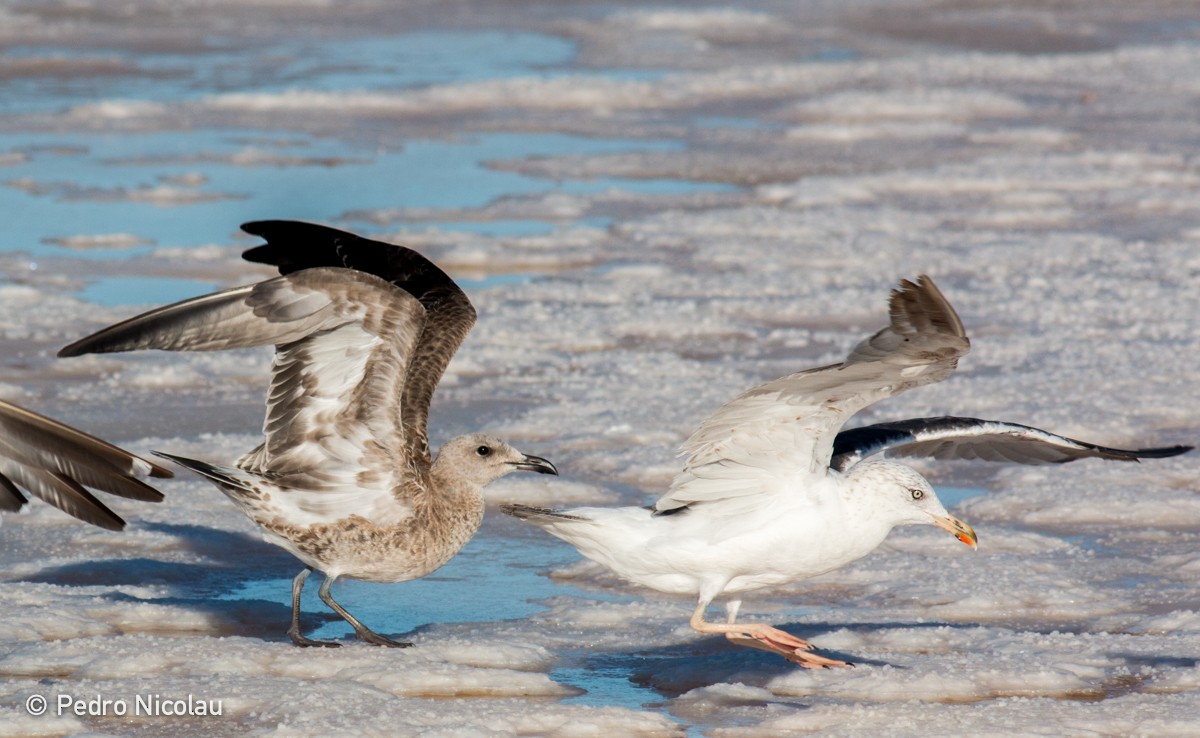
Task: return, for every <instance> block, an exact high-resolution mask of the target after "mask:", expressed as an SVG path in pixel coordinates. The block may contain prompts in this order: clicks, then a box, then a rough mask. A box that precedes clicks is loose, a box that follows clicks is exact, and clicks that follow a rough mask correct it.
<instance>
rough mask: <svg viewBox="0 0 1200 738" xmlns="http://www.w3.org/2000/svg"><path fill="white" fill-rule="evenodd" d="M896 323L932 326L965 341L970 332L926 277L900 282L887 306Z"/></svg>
mask: <svg viewBox="0 0 1200 738" xmlns="http://www.w3.org/2000/svg"><path fill="white" fill-rule="evenodd" d="M888 308H889V310H888V312H889V313H890V315H891V318H892V322H893V324H896V323H897V322H899V323H900V324H902V325H903V324H908V323H913V324H914V327H916V328H920V327H921V326H922V325H929V326H932V327H933V328H935V329H936V332H938V333H947V334H950V335H954V336H958V337H959V338H963V339H966V337H967V331H966V328H965V327H964V326H963V323H962V319H961V318H959V317H958V313H957V312H956V311H955V310H954V307H953V306H952V305H951V304H950V301H949V300H947V299H946V296H945V295H943V294H942V291H941V290H940V289H938V286H937V284H936V283H935V282H934V281H933V278H931V277H930V276H929V275H927V274H922V275H920V276H918V277H917V279H916V281H915V282H914V281H913V280H910V279H902V280H900V284H899V286H897V287H896V288H895V289H893V290H892V294H891V299H890V301H889V305H888Z"/></svg>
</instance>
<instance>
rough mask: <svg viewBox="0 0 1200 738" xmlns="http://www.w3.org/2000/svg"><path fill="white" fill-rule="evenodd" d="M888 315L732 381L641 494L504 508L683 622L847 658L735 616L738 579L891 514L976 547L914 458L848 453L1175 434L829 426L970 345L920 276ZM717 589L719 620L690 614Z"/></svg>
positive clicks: (919, 381) (1062, 452)
mask: <svg viewBox="0 0 1200 738" xmlns="http://www.w3.org/2000/svg"><path fill="white" fill-rule="evenodd" d="M889 307H890V311H889V312H890V324H889V325H888V326H887V327H886V328H883V329H882V330H880V331H879V332H877V333H875V334H874V335H873V336H871V337H870V338H867V339H866V340H864V341H863V342H861V343H859V344H858V346H856V347H855V348H854V350H853V351H851V352H850V355H849V357H847V358H846V360H845V361H843V362H842V363H840V364H833V365H831V366H825V367H820V368H817V369H810V370H808V371H802V372H798V373H796V374H792V375H789V376H786V377H783V378H780V379H776V380H775V381H773V382H768V383H766V384H764V385H762V386H760V387H756V388H754V389H752V390H750V391H748V392H745V393H743V394H742V395H740V396H739V397H737V398H735V399H734V400H733V401H731V402H729V403H728V404H726V405H725V406H724V407H722V408H721V409H720V410H718V411H717V412H716V413H715V414H714V415H713V416H712V417H710V418H708V419H707V420H705V421H704V422H703V423H701V425H700V427H699V429H697V430H696V432H695V433H694V434H692V436H691V438H689V439H688V440H687V441H686V442H685V443H684V445H683V454H685V455H686V456H687V461H686V463H685V465H684V468H683V471H682V472H681V473H680V474H679V475H678V476H677V477H676V478H675V480H674V482H673V483H672V485H671V488H670V490H669V491H668V492H667V494H666V495H664V496H663V497H662V498H661V499H659V500H658V501H657V502H656V503H655V504H654V505H653V506H652V507H650V508H642V507H621V508H577V509H573V510H565V511H553V510H546V509H542V508H534V507H528V506H524V505H508V506H505V508H504V511H505V512H507V513H509V514H510V515H514V516H516V517H518V518H522V519H525V520H527V521H529V522H530V523H532V524H534V525H537V526H539V527H541V528H544V529H545V530H546V531H548V532H550V533H551V534H553V535H555V536H557V537H559V538H561V539H563V540H565V541H567V542H568V543H570V544H571V545H573V546H575V547H576V548H578V549H579V551H580V553H582V554H583V555H584V556H586V557H588V558H589V559H592V560H593V561H597V562H599V563H601V564H603V565H605V566H607V567H608V568H610V569H612V570H613V571H614V572H616V573H617V574H618V575H620V576H621V577H623V578H625V579H628V580H630V581H633V582H635V583H637V584H641V585H643V586H646V587H650V588H651V589H655V590H658V591H661V592H668V593H672V594H687V595H694V596H697V597H698V598H699V601H698V604H697V606H696V609H695V611H694V612H693V613H692V618H691V626H692V628H694V629H695V630H697V631H699V632H701V633H723V634H725V636H726V637H727V638H729V639H730V640H731V641H733V642H735V643H738V644H739V645H749V646H753V647H755V648H760V649H763V650H766V651H771V652H773V653H778V654H780V655H782V656H784V657H785V658H787V659H788V660H790V661H793V662H794V663H796V664H799V665H800V666H803V667H806V668H829V667H834V666H846V665H847V664H846V662H843V661H838V660H835V659H830V658H826V657H823V656H820V655H817V654H814V653H810V651H811V650H812V648H813V646H812V645H811V644H810V643H808V642H807V641H804V640H801V639H799V638H796V637H795V636H793V635H791V634H789V633H787V632H785V631H782V630H780V629H778V628H774V627H772V626H770V625H766V624H764V623H753V624H747V623H738V622H737V613H738V609H739V608H740V606H741V594H742V593H744V592H749V591H752V590H756V589H760V588H763V587H769V586H775V585H781V584H785V583H788V582H792V581H796V580H800V579H806V578H808V577H813V576H817V575H819V574H823V573H825V572H829V571H833V570H834V569H837V568H838V567H841V566H844V565H845V564H848V563H850V562H852V561H855V560H856V559H859V558H862V557H863V556H866V555H867V554H869V553H870V552H871V551H873V550H874V549H875V548H876V547H877V546H878V545H879V544H880V543H882V542H883V540H884V538H886V537H887V535H888V533H889V532H890V531H891V530H892V528H893V527H895V526H898V525H913V524H930V525H936V526H938V527H939V528H942V529H944V530H946V531H948V532H950V533H951V534H952V535H954V536H955V537H956V538H958V539H959V540H960V541H962V542H963V543H965V544H967V545H969V546H971V547H972V548H974V547H975V545H976V542H977V539H976V536H975V532H974V531H973V530H972V529H971V527H970V526H968V525H967V524H966V523H964V522H962V521H960V520H958V519H957V518H955V517H954V516H952V515H950V514H949V513H948V512H946V509H945V508H944V507H943V506H942V503H941V502H940V501H939V500H938V498H937V495H936V494H935V493H934V491H933V488H932V487H931V486H930V485H929V483H928V482H927V481H926V480H925V479H924V478H923V477H922V476H921V475H920V474H918V473H917V472H915V471H913V470H912V469H911V468H909V467H908V466H905V465H903V464H900V463H898V462H894V461H882V460H873V461H863V459H864V458H865V457H867V456H870V455H872V454H875V453H878V452H880V451H884V450H889V449H890V450H892V451H894V452H897V453H901V454H907V455H910V456H915V455H926V454H930V455H934V456H940V457H945V456H958V457H962V458H975V457H979V458H995V459H1007V460H1012V461H1019V462H1024V463H1040V462H1056V461H1058V462H1061V461H1070V460H1072V459H1075V458H1083V457H1086V456H1099V457H1102V458H1117V459H1137V458H1138V457H1161V456H1173V455H1175V454H1179V453H1183V452H1184V451H1187V450H1188V447H1184V446H1175V447H1171V448H1163V449H1145V450H1141V451H1123V450H1120V449H1108V448H1103V447H1100V446H1094V445H1091V444H1085V443H1081V442H1078V441H1072V440H1070V439H1067V438H1063V437H1061V436H1056V435H1054V434H1051V433H1047V432H1046V431H1041V430H1038V429H1036V428H1029V427H1027V426H1020V425H1016V424H1012V423H1000V422H996V421H984V420H974V419H970V418H919V419H916V420H908V421H902V422H900V423H884V424H880V425H876V426H867V427H865V428H859V429H857V430H853V431H842V432H841V433H839V429H840V428H841V427H842V425H843V424H844V423H845V422H846V421H847V420H848V419H849V418H850V417H851V416H853V415H854V414H855V413H856V412H858V411H859V410H862V409H863V408H865V407H867V406H868V405H870V404H872V403H874V402H877V401H879V400H882V399H884V398H886V397H891V396H893V395H896V394H899V393H901V392H904V391H905V390H909V389H912V388H913V387H919V386H921V385H924V384H930V383H932V382H937V381H940V380H942V379H945V378H946V377H947V376H949V375H950V373H951V372H952V371H953V370H954V368H955V366H956V365H957V363H958V359H959V357H961V356H963V355H964V354H966V353H967V350H968V348H969V346H970V343H969V341H968V340H967V337H966V333H965V331H964V330H963V326H962V322H961V321H960V320H959V318H958V315H957V314H956V313H955V312H954V309H953V308H952V307H951V306H950V304H949V303H948V302H947V301H946V299H945V298H944V297H943V296H942V294H941V292H940V291H939V290H938V288H937V287H936V286H935V285H934V283H933V280H931V279H930V278H929V277H926V276H922V277H919V278H918V279H917V281H916V282H910V281H908V280H904V281H902V282H901V283H900V286H899V288H898V289H896V290H894V291H893V292H892V295H891V300H890V305H889ZM721 595H727V596H730V599H728V600H727V602H726V605H725V612H726V616H727V618H726V622H724V623H713V622H709V621H707V620H705V619H704V615H705V612H706V610H707V609H708V606H709V604H710V603H711V602H712V601H713V600H714V599H715V598H716V597H718V596H721Z"/></svg>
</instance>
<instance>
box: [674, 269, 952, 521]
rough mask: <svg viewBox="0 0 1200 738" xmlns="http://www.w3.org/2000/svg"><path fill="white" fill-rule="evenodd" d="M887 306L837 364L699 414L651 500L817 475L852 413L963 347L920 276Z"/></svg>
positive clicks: (934, 369) (945, 368) (944, 305)
mask: <svg viewBox="0 0 1200 738" xmlns="http://www.w3.org/2000/svg"><path fill="white" fill-rule="evenodd" d="M889 315H890V321H889V325H888V326H887V327H886V328H883V329H881V330H880V331H878V332H876V333H875V334H874V335H872V336H871V337H870V338H867V339H866V340H864V341H862V342H861V343H859V344H858V345H857V346H855V347H854V350H853V351H851V352H850V355H849V356H848V357H847V358H846V360H845V361H844V362H842V363H841V364H833V365H830V366H825V367H820V368H818V369H809V370H807V371H802V372H798V373H796V374H791V375H789V376H786V377H782V378H780V379H776V380H774V381H772V382H767V383H766V384H764V385H761V386H759V387H755V388H754V389H752V390H749V391H747V392H745V393H743V394H742V395H740V396H738V397H737V398H735V399H734V400H732V401H730V402H729V403H728V404H726V405H725V406H724V407H722V408H721V409H720V410H718V411H717V412H716V413H714V414H713V415H712V417H710V418H708V419H707V420H705V421H704V422H703V423H701V424H700V427H699V428H698V429H697V430H696V432H695V433H693V434H692V436H691V438H689V439H688V440H687V441H686V442H685V443H684V444H683V448H682V452H683V454H685V455H686V456H687V461H686V463H685V465H684V469H683V471H682V472H681V473H680V474H679V475H678V476H677V477H676V478H675V480H674V482H673V483H672V485H671V489H670V491H669V492H668V493H667V494H666V495H665V496H663V497H662V498H661V499H659V500H658V502H657V503H655V510H656V511H658V512H660V513H662V512H667V511H669V510H672V509H675V508H679V507H685V506H687V505H690V504H693V503H696V502H704V501H714V500H724V499H728V498H733V497H741V496H745V495H751V494H758V493H760V492H762V491H764V490H768V489H775V488H778V486H779V485H780V484H783V486H785V487H786V486H788V484H787V483H786V482H785V480H794V479H795V477H796V475H797V474H800V475H804V476H809V477H823V476H824V475H825V474H826V470H827V469H828V468H829V462H830V457H831V456H832V454H833V440H834V437H835V436H836V435H837V432H838V430H839V429H840V428H841V427H842V425H843V424H845V422H846V421H847V420H849V418H850V417H851V416H852V415H854V414H855V413H857V412H858V411H859V410H861V409H863V408H864V407H867V406H868V405H870V404H872V403H875V402H878V401H879V400H882V399H884V398H886V397H891V396H893V395H897V394H900V393H901V392H904V391H906V390H909V389H912V388H913V387H919V386H921V385H924V384H931V383H933V382H938V381H941V380H942V379H945V378H946V377H947V376H949V375H950V373H951V372H953V371H954V368H955V367H956V366H957V364H958V359H959V357H961V356H963V355H964V354H966V353H967V351H968V350H969V348H970V341H968V340H967V337H966V332H965V331H964V330H963V325H962V321H961V320H959V318H958V314H957V313H955V312H954V308H953V307H951V306H950V303H949V302H947V301H946V298H945V297H943V296H942V293H941V292H940V291H939V290H938V288H937V285H935V284H934V283H933V280H932V279H930V278H929V277H927V276H921V277H918V278H917V280H916V281H915V282H911V281H909V280H903V281H901V282H900V286H899V287H897V288H896V289H895V290H893V291H892V294H891V298H890V302H889Z"/></svg>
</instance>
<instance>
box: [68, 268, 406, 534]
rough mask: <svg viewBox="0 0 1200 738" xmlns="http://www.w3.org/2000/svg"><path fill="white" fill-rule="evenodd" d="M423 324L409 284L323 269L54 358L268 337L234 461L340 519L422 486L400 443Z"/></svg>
mask: <svg viewBox="0 0 1200 738" xmlns="http://www.w3.org/2000/svg"><path fill="white" fill-rule="evenodd" d="M424 326H425V310H424V308H422V307H421V304H420V303H419V302H417V300H416V298H414V297H413V296H412V295H410V294H408V293H407V292H404V291H403V290H400V289H398V288H396V287H394V286H392V285H390V284H388V283H387V282H385V281H383V280H382V279H380V278H378V277H376V276H373V275H370V274H364V273H362V272H356V271H352V270H349V269H340V268H328V267H324V268H316V269H305V270H302V271H298V272H294V273H292V274H289V275H288V276H285V277H277V278H275V279H269V280H266V281H264V282H259V283H257V284H252V285H246V286H244V287H235V288H233V289H229V290H224V291H222V292H218V293H215V294H212V295H205V296H203V297H197V298H194V299H191V300H185V301H183V302H180V303H176V304H174V305H168V306H166V307H162V308H159V309H157V310H152V311H150V312H148V313H145V314H143V315H139V316H137V317H134V318H130V319H129V320H126V321H124V322H122V323H118V324H116V325H114V326H111V327H109V328H105V329H103V330H101V331H98V332H97V333H95V334H93V335H91V336H88V337H87V338H84V339H81V340H80V341H77V342H75V343H73V344H71V345H70V346H67V347H66V348H64V349H62V350H61V351H60V352H59V356H77V355H80V354H85V353H106V352H114V351H132V350H136V349H150V348H154V349H165V350H170V351H211V350H219V349H232V348H247V347H251V346H262V345H269V344H274V345H275V360H274V364H273V367H272V376H271V385H270V389H269V391H268V394H267V413H266V419H265V421H264V422H263V433H264V435H265V438H264V440H263V443H262V445H261V446H259V447H258V448H256V449H254V450H253V451H251V452H250V453H248V454H246V455H245V456H243V457H242V458H241V459H239V460H238V462H237V466H238V468H239V469H241V470H243V471H246V472H250V473H252V474H256V475H260V476H262V477H265V478H267V479H268V480H269V481H270V482H271V483H272V485H274V486H276V487H281V488H284V489H288V491H289V495H290V496H292V497H293V498H294V499H293V500H291V502H290V504H299V505H300V506H301V507H302V508H306V507H309V506H311V507H312V508H313V511H314V512H318V509H319V512H321V513H331V512H333V511H337V512H339V513H340V515H339V516H340V517H345V516H348V515H353V514H360V515H366V514H369V513H371V512H372V511H373V510H374V509H375V505H376V504H377V503H384V504H381V505H380V509H388V508H389V507H390V508H392V509H394V499H395V498H394V495H395V494H397V491H398V490H399V489H402V488H403V489H411V486H412V483H414V482H415V483H416V485H417V486H418V487H423V469H424V468H423V467H421V466H420V465H419V464H414V463H411V460H409V459H406V458H404V457H403V456H402V455H401V454H400V453H399V451H398V450H399V449H403V448H404V447H405V427H404V425H403V424H402V422H401V417H402V409H403V408H402V398H401V394H400V392H398V391H397V388H398V387H400V386H402V385H403V384H404V381H405V376H406V374H407V372H408V368H409V360H410V357H411V356H412V354H413V350H414V347H415V346H416V343H417V339H418V337H419V336H420V335H421V330H422V329H423V328H424ZM398 456H399V458H397V457H398ZM289 488H290V489H289ZM306 500H308V501H307V502H306Z"/></svg>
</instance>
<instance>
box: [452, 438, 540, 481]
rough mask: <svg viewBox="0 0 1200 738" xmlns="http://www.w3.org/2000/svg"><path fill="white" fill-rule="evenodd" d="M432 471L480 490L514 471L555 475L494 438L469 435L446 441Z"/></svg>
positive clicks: (535, 457) (538, 457)
mask: <svg viewBox="0 0 1200 738" xmlns="http://www.w3.org/2000/svg"><path fill="white" fill-rule="evenodd" d="M433 465H434V468H435V469H438V470H440V471H444V472H448V473H450V474H452V475H454V476H457V477H460V478H462V479H465V480H467V481H468V482H472V483H474V484H477V485H479V486H480V487H483V486H484V485H487V484H489V483H491V482H494V481H496V480H497V479H499V478H500V477H502V476H504V475H505V474H508V473H509V472H515V471H531V472H537V473H539V474H555V475H557V474H558V469H556V468H555V467H554V464H551V463H550V462H549V461H547V460H546V459H543V458H542V457H540V456H531V455H529V454H524V453H521V452H520V451H518V450H516V449H515V448H513V447H512V446H510V445H508V444H507V443H505V442H504V441H502V440H500V439H499V438H496V437H495V436H489V435H485V434H483V433H472V434H470V435H467V436H459V437H458V438H455V439H453V440H451V441H448V442H447V443H446V444H445V445H443V446H442V449H441V451H439V452H438V456H437V459H436V460H435V461H434V462H433Z"/></svg>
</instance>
